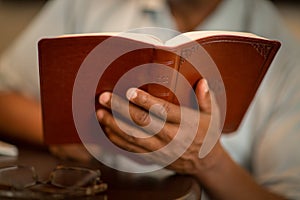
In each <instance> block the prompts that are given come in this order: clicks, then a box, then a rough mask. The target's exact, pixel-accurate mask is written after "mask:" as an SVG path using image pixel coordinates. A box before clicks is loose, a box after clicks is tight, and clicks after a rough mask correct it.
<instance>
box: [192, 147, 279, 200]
mask: <svg viewBox="0 0 300 200" xmlns="http://www.w3.org/2000/svg"><path fill="white" fill-rule="evenodd" d="M205 159H206V160H205ZM197 166H198V168H199V170H198V172H197V173H196V174H195V176H196V177H197V179H198V180H199V182H200V184H201V186H202V187H203V188H205V190H206V192H207V193H208V194H209V195H210V196H211V197H212V198H213V199H243V200H246V199H250V200H252V199H256V200H258V199H263V200H264V199H283V198H282V197H280V196H277V195H275V194H273V193H271V192H269V191H268V190H267V189H265V188H263V187H262V186H260V185H258V184H257V183H256V182H255V181H254V179H253V178H252V177H251V176H250V174H248V172H246V171H245V170H244V169H243V168H241V167H240V166H239V165H237V164H236V163H235V162H234V161H233V160H232V159H231V158H230V156H229V155H228V154H227V153H226V152H225V151H224V149H223V148H222V147H221V145H220V144H218V146H217V148H215V149H214V150H213V152H211V154H209V155H208V156H207V158H204V160H202V161H200V162H199V164H198V165H197Z"/></svg>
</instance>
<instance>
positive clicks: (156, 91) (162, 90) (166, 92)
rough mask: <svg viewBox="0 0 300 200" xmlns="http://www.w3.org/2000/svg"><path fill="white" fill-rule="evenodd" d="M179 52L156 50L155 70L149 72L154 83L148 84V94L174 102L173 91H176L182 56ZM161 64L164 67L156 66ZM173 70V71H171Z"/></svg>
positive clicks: (153, 60)
mask: <svg viewBox="0 0 300 200" xmlns="http://www.w3.org/2000/svg"><path fill="white" fill-rule="evenodd" d="M176 51H177V50H164V49H154V50H153V58H152V63H153V64H154V65H153V69H152V70H151V71H150V72H149V74H150V76H151V79H152V80H153V83H151V84H148V87H147V89H148V92H149V93H150V94H151V95H153V96H155V97H159V98H162V99H164V100H167V101H170V102H174V101H176V97H175V95H174V93H173V92H172V91H175V87H176V80H177V73H175V72H174V70H175V71H178V69H179V64H180V56H179V55H177V53H176ZM156 64H160V66H162V67H157V66H155V65H156ZM170 69H173V70H170Z"/></svg>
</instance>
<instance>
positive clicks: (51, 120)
mask: <svg viewBox="0 0 300 200" xmlns="http://www.w3.org/2000/svg"><path fill="white" fill-rule="evenodd" d="M193 34H194V35H193V37H194V36H195V35H197V32H194V33H193ZM200 35H201V34H200ZM193 37H192V38H193ZM108 39H109V40H110V42H109V43H106V42H107V40H108ZM150 40H152V39H149V41H150ZM149 41H148V40H144V39H143V40H140V39H137V40H135V39H133V38H127V37H123V36H122V37H120V36H114V37H111V36H110V35H105V34H100V35H71V36H64V37H56V38H44V39H42V40H41V41H40V42H39V44H38V51H39V70H40V90H41V104H42V115H43V129H44V138H45V143H47V144H59V143H75V142H80V138H79V136H78V133H77V129H76V127H75V124H74V116H73V109H74V108H73V107H72V106H74V105H72V102H73V98H74V91H75V89H74V86H76V88H77V90H76V91H77V92H78V91H80V92H79V93H80V95H82V96H83V97H84V98H86V101H89V102H92V103H93V105H94V108H95V109H94V110H93V113H92V112H91V116H90V117H93V118H95V117H96V116H95V110H96V109H97V108H98V107H99V105H98V103H97V98H98V96H99V94H100V93H102V92H103V91H112V90H114V91H115V92H116V93H118V94H119V95H120V96H125V92H126V90H127V89H128V88H130V87H136V86H138V87H140V88H142V89H144V90H146V91H148V92H149V93H151V94H152V95H154V96H157V97H160V98H164V99H166V100H168V101H170V102H173V103H176V104H179V100H180V99H181V101H180V104H182V105H184V106H195V102H194V100H193V99H192V98H190V96H191V94H192V93H193V88H194V86H195V85H196V83H197V81H198V80H199V79H200V78H201V77H205V78H206V79H207V80H208V84H209V87H211V89H213V90H214V91H216V93H218V87H220V83H218V82H217V81H216V79H215V78H214V77H217V78H221V79H220V80H221V81H223V83H224V84H223V86H224V89H225V97H226V113H225V121H224V127H223V132H224V133H230V132H233V131H235V130H237V128H238V127H239V124H240V123H241V120H242V119H243V117H244V115H245V113H246V111H247V109H248V107H249V105H250V103H251V101H252V99H253V98H254V96H255V93H256V91H257V89H258V87H259V85H260V83H261V81H262V80H263V77H264V76H265V74H266V72H267V70H268V68H269V66H270V64H271V62H272V60H273V58H274V57H275V55H276V53H277V51H278V49H279V47H280V43H279V42H278V41H274V40H269V39H266V38H261V37H257V36H255V35H251V34H249V35H248V34H245V33H233V32H220V33H215V32H212V34H210V33H209V32H207V33H206V35H205V36H201V37H200V36H199V37H196V38H195V39H194V40H193V41H186V42H183V43H181V44H177V43H176V42H175V43H174V44H173V45H163V44H161V45H160V44H158V43H156V42H154V43H153V42H149ZM101 45H102V46H101ZM103 46H105V48H103ZM101 48H102V50H101ZM199 48H200V49H201V50H199ZM99 49H100V50H99ZM116 51H117V52H116ZM118 51H119V52H118ZM203 51H205V52H206V54H205V55H202V54H203V53H202V52H203ZM199 52H200V53H199ZM207 56H208V57H209V58H207ZM202 61H203V62H202ZM89 62H90V64H89ZM195 62H196V63H200V65H201V63H203V66H200V68H199V67H198V68H197V66H195ZM158 64H161V65H163V66H167V67H165V68H163V67H157V65H158ZM88 65H93V70H88V71H84V70H82V69H81V68H83V67H85V68H87V66H88ZM210 65H214V66H210ZM141 66H142V67H143V66H146V68H143V69H145V70H141V71H134V70H136V69H138V67H141ZM168 67H169V68H170V69H174V70H176V71H177V72H179V74H180V75H182V77H184V79H186V80H187V81H188V83H189V85H190V87H188V88H187V87H186V85H184V83H183V82H182V79H180V78H178V77H179V75H178V74H177V73H174V71H172V70H170V69H167V68H168ZM213 67H217V69H218V72H219V77H218V75H215V74H214V71H213V70H212V71H211V70H209V69H210V68H213ZM95 69H96V71H95ZM97 69H99V71H101V73H99V74H100V75H101V76H100V77H98V75H99V74H98V71H97ZM165 69H166V70H165ZM201 70H203V73H202V71H201ZM204 71H205V72H204ZM87 72H88V73H87ZM131 72H132V73H131ZM82 73H86V74H84V76H81V75H82ZM89 73H90V74H89ZM124 74H128V75H127V76H126V79H124V80H125V81H124V80H123V82H121V84H120V83H119V81H120V79H121V78H123V77H124ZM80 77H86V78H85V79H83V80H80V82H76V81H78V79H80ZM149 77H150V78H149ZM92 79H96V81H97V82H96V83H97V84H96V86H91V87H92V88H93V87H95V90H94V93H93V94H92V95H86V94H87V93H86V94H85V91H87V90H89V89H90V84H91V83H92V82H91V80H92ZM126 80H127V81H126ZM145 80H147V81H148V82H147V81H146V82H145ZM149 80H150V82H149ZM220 80H218V81H220ZM216 82H217V83H216ZM78 83H79V87H80V88H79V89H78ZM143 83H145V84H143ZM116 84H118V90H115V87H116ZM135 84H137V85H135ZM221 86H222V84H221ZM81 91H82V92H81ZM223 92H224V91H223ZM81 93H82V94H81ZM178 95H179V96H178ZM82 109H84V108H82ZM86 120H89V119H86ZM87 130H88V129H87ZM87 134H88V133H87Z"/></svg>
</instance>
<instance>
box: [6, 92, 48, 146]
mask: <svg viewBox="0 0 300 200" xmlns="http://www.w3.org/2000/svg"><path fill="white" fill-rule="evenodd" d="M0 132H1V137H4V138H7V139H9V140H18V141H25V142H26V143H30V144H34V145H38V146H41V145H42V144H43V135H42V120H41V108H40V104H39V103H38V102H36V101H35V100H32V99H29V98H26V97H25V96H22V95H19V94H17V93H0Z"/></svg>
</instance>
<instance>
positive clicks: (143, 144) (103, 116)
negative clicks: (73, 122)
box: [97, 109, 162, 153]
mask: <svg viewBox="0 0 300 200" xmlns="http://www.w3.org/2000/svg"><path fill="white" fill-rule="evenodd" d="M97 118H98V120H99V122H100V123H101V124H102V125H104V126H105V129H106V130H105V131H106V133H107V132H109V134H110V135H108V137H109V138H110V139H112V140H114V141H113V142H115V143H116V144H117V145H118V146H120V147H121V148H123V149H125V150H127V149H130V150H131V151H134V152H137V153H142V152H145V151H155V150H157V149H159V148H161V147H162V144H161V142H160V141H159V139H158V138H157V137H152V136H150V135H149V134H147V133H145V132H143V130H142V129H139V128H138V127H136V126H132V125H129V124H127V123H125V122H123V121H121V120H120V119H118V118H116V117H113V116H112V115H111V114H110V113H109V112H107V111H106V110H103V109H99V110H98V111H97ZM112 133H113V134H112ZM107 134H108V133H107ZM119 140H121V141H119ZM122 140H123V141H122ZM129 144H130V146H129ZM133 146H135V148H133Z"/></svg>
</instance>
